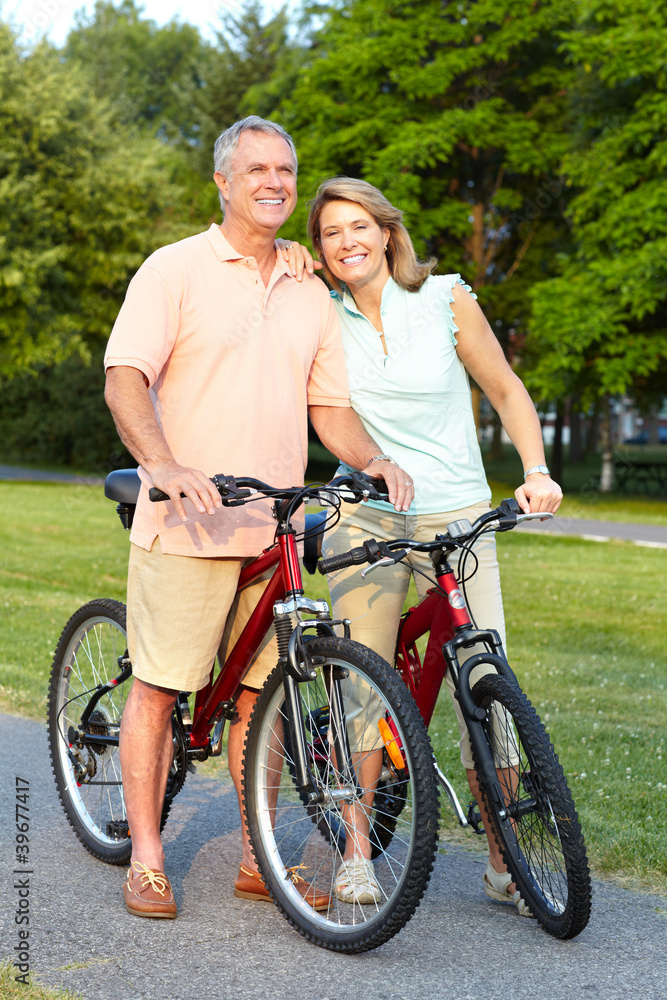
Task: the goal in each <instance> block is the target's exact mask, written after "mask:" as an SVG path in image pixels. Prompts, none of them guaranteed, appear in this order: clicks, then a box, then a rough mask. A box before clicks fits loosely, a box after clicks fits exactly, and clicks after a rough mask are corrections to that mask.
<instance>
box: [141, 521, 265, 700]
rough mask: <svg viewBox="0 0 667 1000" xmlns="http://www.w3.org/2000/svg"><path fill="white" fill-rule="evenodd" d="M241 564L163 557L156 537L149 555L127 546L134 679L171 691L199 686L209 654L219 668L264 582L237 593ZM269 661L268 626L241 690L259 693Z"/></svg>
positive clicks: (209, 662)
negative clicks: (128, 553) (218, 662)
mask: <svg viewBox="0 0 667 1000" xmlns="http://www.w3.org/2000/svg"><path fill="white" fill-rule="evenodd" d="M247 561H248V560H246V559H220V558H215V557H214V558H210V557H200V556H180V555H171V554H165V553H163V552H162V549H161V547H160V540H159V538H158V539H156V540H155V541H154V542H153V547H152V548H151V550H150V551H148V550H147V549H143V548H140V547H139V546H138V545H134V544H133V545H131V547H130V562H129V570H128V580H127V642H128V650H129V654H130V659H131V660H132V672H133V674H134V676H135V677H138V678H139V680H142V681H144V682H145V683H146V684H154V685H156V686H157V687H162V688H167V689H169V690H172V691H188V692H192V691H198V690H199V689H200V688H202V687H204V685H205V684H206V682H207V681H208V679H209V677H210V675H211V671H212V669H213V665H214V662H215V656H216V653H218V651H219V653H220V662H221V663H224V660H225V658H226V656H227V654H228V653H229V652H230V651H231V650H232V648H233V646H234V643H235V642H236V639H237V638H238V636H239V635H240V634H241V631H242V630H243V628H244V626H245V624H246V622H247V621H248V618H249V617H250V615H251V614H252V612H253V611H254V609H255V607H256V605H257V602H258V601H259V599H260V597H261V596H262V594H263V592H264V590H265V588H266V586H267V584H268V582H269V579H270V577H271V571H269V572H268V573H267V574H265V576H263V577H261V578H260V579H259V580H257V581H256V582H255V583H253V584H251V585H250V586H248V587H244V589H243V590H241V591H237V586H238V581H239V576H240V573H241V570H242V569H243V566H244V565H245V563H246V562H247ZM277 662H278V644H277V640H276V637H275V633H274V630H273V628H271V629H270V630H269V631H268V632H267V635H266V636H265V637H264V639H263V641H262V645H261V646H260V648H259V650H258V652H257V654H256V656H255V658H254V660H253V661H252V663H251V664H250V667H249V669H248V672H247V673H246V675H245V676H244V678H243V684H244V686H245V687H249V688H254V689H255V690H259V689H260V688H261V687H262V685H263V684H264V681H265V680H266V678H267V677H268V675H269V674H270V672H271V671H272V670H273V668H274V667H275V665H276V663H277Z"/></svg>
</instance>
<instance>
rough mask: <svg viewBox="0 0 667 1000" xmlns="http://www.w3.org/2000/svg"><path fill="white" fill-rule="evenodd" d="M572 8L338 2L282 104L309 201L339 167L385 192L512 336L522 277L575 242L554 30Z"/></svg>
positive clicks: (425, 250)
mask: <svg viewBox="0 0 667 1000" xmlns="http://www.w3.org/2000/svg"><path fill="white" fill-rule="evenodd" d="M572 13H573V8H572V5H571V4H568V3H563V2H557V0H553V2H548V0H547V2H542V3H538V4H531V5H527V4H525V3H523V2H521V0H502V2H498V0H494V2H493V3H492V2H490V0H482V2H475V3H473V2H464V0H461V2H457V3H447V4H442V3H440V2H436V0H431V2H423V3H400V4H397V3H392V2H387V0H355V2H353V3H345V4H337V5H335V7H334V9H333V11H332V13H331V16H330V17H329V18H328V19H327V21H326V23H325V24H324V27H323V29H322V31H321V32H320V33H319V34H318V35H317V37H316V42H315V45H314V47H313V50H312V54H311V58H310V60H309V63H308V65H306V66H305V67H304V68H303V69H302V70H301V72H300V74H299V77H298V81H297V85H296V88H295V90H294V93H293V95H292V96H291V97H289V98H288V99H286V101H285V103H284V105H283V107H282V109H281V110H282V111H283V115H284V119H285V123H286V125H287V126H288V127H289V128H290V129H291V131H292V132H293V134H294V135H295V137H296V139H297V141H298V147H299V151H300V156H301V164H302V166H301V178H300V185H301V192H302V194H303V193H305V194H306V196H309V195H312V193H313V192H314V189H315V187H316V186H317V184H318V182H319V181H320V180H321V179H322V178H323V177H325V176H330V175H332V174H336V173H346V174H350V175H351V176H356V177H363V178H364V179H366V180H368V181H370V182H371V183H374V184H376V185H377V186H378V187H380V188H381V189H382V190H383V191H384V193H385V194H386V195H387V196H388V197H389V198H390V200H392V201H393V202H394V203H395V204H397V205H399V206H400V207H401V208H402V209H403V210H404V212H405V218H406V223H407V225H408V227H409V229H410V231H411V233H412V235H413V238H414V240H415V244H416V246H417V247H418V249H419V251H420V252H421V253H422V254H428V255H434V256H436V257H437V259H438V261H439V262H440V268H441V270H445V271H453V270H461V271H463V272H464V273H465V275H466V277H467V278H468V279H469V280H470V281H471V283H472V285H473V287H474V288H475V289H476V290H479V292H480V299H481V301H482V302H483V304H484V306H485V309H486V311H487V314H488V315H489V317H490V318H491V320H492V321H494V322H495V323H496V325H497V326H500V327H502V328H503V330H504V331H505V334H506V336H508V335H509V329H510V328H514V329H515V330H516V328H517V327H520V325H521V322H522V318H523V314H524V312H525V309H526V285H525V280H526V278H532V279H533V280H534V278H535V276H536V271H537V270H542V273H544V272H543V269H544V268H546V271H547V273H549V270H550V248H553V246H554V245H555V246H558V245H559V244H563V245H566V244H567V233H566V232H565V230H564V227H563V223H562V208H563V185H562V184H561V183H560V181H559V180H558V176H557V174H558V168H559V164H560V160H561V158H562V156H563V155H564V153H565V152H566V150H567V136H566V135H564V134H563V130H562V118H563V112H564V107H565V103H564V101H565V90H564V87H565V86H566V84H567V80H568V79H569V76H570V73H569V72H568V70H567V69H566V67H565V66H564V64H563V60H562V58H561V57H560V56H559V55H558V52H557V44H556V36H555V34H554V30H555V29H556V28H557V27H559V26H563V25H565V24H567V23H569V19H570V18H571V16H572ZM304 215H305V209H304V207H303V206H301V209H300V214H299V215H298V216H296V217H295V220H294V221H295V225H294V228H295V230H296V232H297V233H299V232H301V233H302V232H303V229H302V228H300V227H303V222H304ZM501 332H502V331H501Z"/></svg>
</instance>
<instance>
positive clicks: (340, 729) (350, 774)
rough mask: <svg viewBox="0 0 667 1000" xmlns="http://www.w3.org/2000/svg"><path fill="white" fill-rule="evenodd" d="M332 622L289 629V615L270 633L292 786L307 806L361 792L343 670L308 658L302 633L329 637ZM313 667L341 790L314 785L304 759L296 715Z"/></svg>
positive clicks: (305, 750)
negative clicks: (324, 700)
mask: <svg viewBox="0 0 667 1000" xmlns="http://www.w3.org/2000/svg"><path fill="white" fill-rule="evenodd" d="M334 624H338V623H336V622H333V621H331V620H328V621H326V620H323V619H319V620H316V621H304V622H298V623H297V626H296V627H295V628H293V627H292V622H291V619H290V618H289V615H276V618H275V628H276V634H277V636H278V652H279V660H278V662H279V663H280V664H281V665H282V668H283V688H284V691H285V711H286V715H287V724H288V726H289V731H290V735H291V746H292V753H293V755H294V760H293V764H294V771H295V775H296V785H297V788H298V790H299V792H301V793H302V794H303V795H305V796H306V797H307V798H308V800H309V802H310V803H311V804H312V805H316V804H320V803H322V802H324V800H325V794H326V797H328V798H332V799H340V800H344V799H347V798H349V797H351V796H352V795H360V794H361V792H360V789H359V785H358V782H357V777H356V773H355V769H354V765H353V762H352V754H351V751H350V744H349V740H348V736H347V725H346V719H345V708H344V704H343V694H342V691H341V681H343V680H345V678H346V677H347V676H348V671H347V670H346V669H345V668H344V667H338V666H333V665H331V664H327V663H326V662H325V661H324V658H323V657H319V656H315V657H313V656H310V655H309V653H308V646H307V642H305V641H304V638H305V637H304V636H303V632H304V631H305V630H306V629H309V628H313V629H316V631H317V633H318V635H331V636H334V635H335V632H334V630H333V627H332V626H333V625H334ZM315 666H322V673H323V677H324V683H325V688H326V691H327V696H328V703H329V725H328V740H329V742H330V744H331V750H332V757H333V760H335V762H336V770H337V772H338V775H339V782H340V786H341V787H340V788H339V789H337V790H331V789H328V790H327V791H326V793H325V790H324V789H323V788H322V787H321V783H320V782H319V781H318V780H316V778H315V777H314V775H313V770H312V768H311V761H310V760H309V755H308V748H307V739H306V729H305V722H304V718H303V712H302V710H301V699H300V696H299V685H301V684H307V683H309V682H311V681H313V680H315V676H316V675H315V671H314V669H313V668H314V667H315Z"/></svg>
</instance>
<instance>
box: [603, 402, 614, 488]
mask: <svg viewBox="0 0 667 1000" xmlns="http://www.w3.org/2000/svg"><path fill="white" fill-rule="evenodd" d="M600 446H601V450H602V470H601V472H600V493H611V491H612V490H613V488H614V453H613V451H612V446H611V408H610V406H609V396H605V397H604V402H603V411H602V422H601V426H600Z"/></svg>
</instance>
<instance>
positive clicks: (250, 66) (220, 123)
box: [197, 0, 303, 176]
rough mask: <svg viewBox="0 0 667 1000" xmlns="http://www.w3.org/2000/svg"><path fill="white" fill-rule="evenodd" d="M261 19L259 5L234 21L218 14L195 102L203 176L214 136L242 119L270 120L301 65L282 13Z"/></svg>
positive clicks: (207, 172)
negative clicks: (203, 82) (218, 23)
mask: <svg viewBox="0 0 667 1000" xmlns="http://www.w3.org/2000/svg"><path fill="white" fill-rule="evenodd" d="M264 17H265V15H264V12H263V7H262V4H261V3H260V2H259V0H250V2H249V3H247V4H245V6H244V9H243V12H242V13H240V14H239V15H238V16H234V15H233V14H231V13H229V12H227V13H221V18H222V24H221V27H220V29H219V30H218V31H217V32H216V36H217V46H216V47H215V48H214V49H211V51H210V52H209V54H208V58H207V64H206V87H205V88H204V89H203V90H202V91H201V92H200V93H199V95H198V101H197V113H198V117H199V119H200V121H201V137H202V141H201V145H200V148H199V153H200V155H199V158H198V166H199V169H200V171H201V173H202V174H205V175H206V176H210V174H211V172H212V162H213V161H212V156H213V144H214V142H215V140H216V139H217V137H218V136H219V135H220V133H221V132H222V131H223V130H224V129H226V128H228V127H229V126H230V125H232V124H233V123H234V122H235V121H237V120H238V119H239V118H241V117H243V116H245V115H249V114H256V115H260V116H261V117H262V118H271V117H272V116H273V113H274V111H275V109H276V107H277V105H278V104H279V103H280V101H281V99H282V97H283V95H284V94H285V93H288V92H289V90H290V89H291V85H292V81H293V80H294V78H295V75H296V73H297V70H298V67H299V65H300V64H301V61H302V59H303V49H302V46H301V45H300V44H299V43H298V42H296V41H294V40H293V39H292V38H291V37H290V32H289V21H288V16H287V9H286V7H282V8H281V9H280V10H278V11H277V12H276V13H275V14H274V15H273V17H270V18H268V19H267V20H265V19H264ZM302 27H303V26H302Z"/></svg>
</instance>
